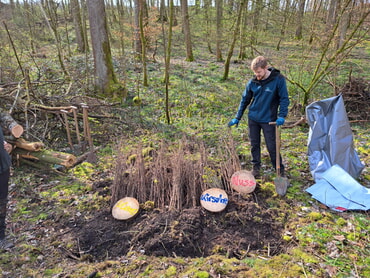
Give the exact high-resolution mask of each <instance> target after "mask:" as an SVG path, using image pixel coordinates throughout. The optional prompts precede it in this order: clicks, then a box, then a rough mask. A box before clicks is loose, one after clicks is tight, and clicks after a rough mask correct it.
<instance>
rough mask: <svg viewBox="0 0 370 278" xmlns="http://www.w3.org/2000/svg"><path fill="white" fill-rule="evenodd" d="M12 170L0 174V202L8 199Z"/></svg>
mask: <svg viewBox="0 0 370 278" xmlns="http://www.w3.org/2000/svg"><path fill="white" fill-rule="evenodd" d="M9 177H10V169H8V170H6V171H5V172H3V173H1V174H0V200H6V199H7V198H8V190H9Z"/></svg>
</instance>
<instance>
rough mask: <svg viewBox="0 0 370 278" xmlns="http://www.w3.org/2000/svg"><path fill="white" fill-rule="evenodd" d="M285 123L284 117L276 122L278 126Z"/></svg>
mask: <svg viewBox="0 0 370 278" xmlns="http://www.w3.org/2000/svg"><path fill="white" fill-rule="evenodd" d="M284 122H285V119H284V118H283V117H279V118H278V119H277V120H276V125H283V124H284Z"/></svg>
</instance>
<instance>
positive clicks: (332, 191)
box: [306, 165, 370, 211]
mask: <svg viewBox="0 0 370 278" xmlns="http://www.w3.org/2000/svg"><path fill="white" fill-rule="evenodd" d="M306 191H307V192H308V193H310V194H311V195H312V197H313V198H315V199H316V200H318V201H319V202H321V203H323V204H325V205H326V206H328V207H329V208H331V209H333V210H335V211H346V210H369V209H370V189H369V188H366V187H364V186H362V185H361V184H359V183H358V182H357V181H356V180H355V179H354V178H353V177H352V176H351V175H349V174H348V173H347V172H346V171H345V170H343V169H342V168H341V167H340V166H339V165H333V166H332V167H331V168H329V169H328V170H326V171H325V172H324V173H323V174H322V178H321V179H319V180H318V181H316V183H315V184H314V185H312V186H311V187H309V188H307V189H306Z"/></svg>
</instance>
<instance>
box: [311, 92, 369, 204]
mask: <svg viewBox="0 0 370 278" xmlns="http://www.w3.org/2000/svg"><path fill="white" fill-rule="evenodd" d="M306 118H307V122H308V124H309V126H310V131H309V138H308V160H309V165H310V171H311V174H312V176H313V178H314V180H315V184H314V185H313V186H311V187H309V188H308V189H307V190H306V191H307V192H309V193H310V194H312V197H313V198H315V199H316V200H318V201H320V202H321V203H323V204H325V205H326V206H328V207H330V208H331V209H334V210H337V211H345V210H368V209H370V189H368V188H366V187H364V186H362V185H360V184H359V183H358V182H357V181H356V180H355V179H357V178H358V177H359V176H360V174H361V172H362V170H363V169H364V167H365V166H364V164H363V163H361V161H360V159H359V157H358V155H357V152H356V150H355V149H354V146H353V136H352V130H351V127H350V125H349V121H348V117H347V113H346V110H345V106H344V102H343V98H342V95H339V96H336V97H332V98H328V99H325V100H321V101H317V102H314V103H312V104H310V105H309V106H307V107H306Z"/></svg>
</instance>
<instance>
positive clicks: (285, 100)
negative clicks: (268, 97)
mask: <svg viewBox="0 0 370 278" xmlns="http://www.w3.org/2000/svg"><path fill="white" fill-rule="evenodd" d="M279 98H280V103H279V114H278V116H279V117H283V118H285V117H286V116H287V115H288V106H289V95H288V89H287V86H286V81H285V78H284V77H283V76H281V78H280V80H279Z"/></svg>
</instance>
